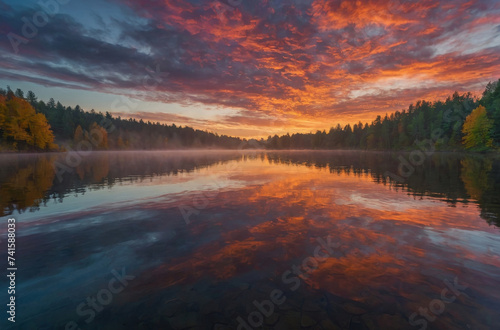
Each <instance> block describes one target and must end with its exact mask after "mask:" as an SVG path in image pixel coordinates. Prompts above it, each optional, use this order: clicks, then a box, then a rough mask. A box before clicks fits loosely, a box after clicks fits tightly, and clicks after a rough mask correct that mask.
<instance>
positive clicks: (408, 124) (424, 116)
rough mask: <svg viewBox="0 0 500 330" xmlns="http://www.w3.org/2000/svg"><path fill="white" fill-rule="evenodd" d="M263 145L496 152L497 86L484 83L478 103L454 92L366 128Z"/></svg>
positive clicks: (499, 140) (499, 138) (499, 137)
mask: <svg viewBox="0 0 500 330" xmlns="http://www.w3.org/2000/svg"><path fill="white" fill-rule="evenodd" d="M465 123H467V124H466V125H465V127H464V124H465ZM266 142H267V143H266V145H267V147H268V148H269V149H368V150H404V149H412V148H415V147H418V145H420V144H428V143H432V144H433V146H434V147H435V148H436V149H440V150H461V149H471V150H475V151H482V150H488V149H492V148H498V147H499V146H500V80H499V81H496V82H492V83H489V84H488V85H487V86H486V89H485V90H484V92H483V95H482V97H481V98H477V97H474V96H473V95H472V94H471V93H464V94H459V93H457V92H455V93H454V94H453V95H452V96H450V97H448V98H447V99H446V100H445V101H435V102H428V101H418V102H417V103H416V104H415V105H413V104H412V105H410V106H409V107H408V109H407V110H403V111H396V112H395V113H393V114H391V115H385V117H384V118H382V117H381V116H378V117H377V118H376V119H375V120H374V121H373V122H372V123H371V124H367V123H365V124H363V123H361V122H359V123H358V124H354V125H353V126H351V125H349V124H348V125H346V126H344V127H341V126H340V125H336V126H334V127H332V128H331V129H330V130H329V131H328V132H326V131H317V132H316V133H307V134H300V133H299V134H292V135H290V134H286V135H282V136H278V135H275V136H272V137H271V136H269V137H268V139H267V141H266Z"/></svg>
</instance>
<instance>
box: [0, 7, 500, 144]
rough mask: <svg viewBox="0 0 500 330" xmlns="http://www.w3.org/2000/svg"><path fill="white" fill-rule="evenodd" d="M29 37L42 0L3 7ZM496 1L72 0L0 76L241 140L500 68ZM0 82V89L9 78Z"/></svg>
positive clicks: (474, 79)
mask: <svg viewBox="0 0 500 330" xmlns="http://www.w3.org/2000/svg"><path fill="white" fill-rule="evenodd" d="M4 7H5V8H6V10H3V11H2V13H0V16H1V17H2V23H1V24H0V32H1V34H2V35H4V36H9V35H10V36H12V35H13V34H16V35H18V36H21V37H22V36H23V24H25V23H23V20H22V18H23V17H28V18H29V19H31V18H32V17H33V16H34V15H35V14H36V13H37V12H43V8H40V7H39V5H37V1H35V0H33V1H26V2H24V3H23V4H22V5H20V4H17V3H16V2H15V1H13V0H8V1H6V2H5V3H4ZM499 14H500V3H499V2H496V1H482V0H471V1H468V2H466V3H462V4H459V5H457V4H456V3H455V2H452V1H444V2H440V3H436V2H434V1H420V2H418V3H417V2H411V1H405V0H401V1H398V0H391V1H378V0H375V1H373V0H372V1H367V2H363V3H356V2H343V1H326V0H311V1H308V0H293V1H292V0H289V1H271V0H259V1H252V2H247V1H242V0H231V1H225V2H224V1H222V0H221V1H218V0H217V1H197V0H189V1H188V0H163V1H162V2H161V3H160V2H158V1H153V0H140V1H131V0H107V1H97V0H91V1H89V2H88V3H87V5H83V4H80V3H77V2H74V3H73V2H69V3H68V4H65V5H62V4H61V5H59V8H58V11H57V13H55V14H54V15H52V16H49V19H48V22H47V23H46V24H43V25H41V26H40V27H38V28H37V33H36V34H35V35H34V36H33V37H30V38H27V39H26V40H27V41H26V42H20V43H18V45H17V52H16V45H13V44H12V42H11V41H12V40H10V39H12V38H10V39H9V38H8V37H4V38H2V39H1V41H0V54H1V55H0V56H1V61H0V85H3V86H5V85H7V84H9V85H11V87H13V88H17V87H19V88H21V89H24V90H25V92H26V91H27V90H29V89H30V90H33V91H34V92H35V94H37V96H38V97H39V98H40V99H42V100H48V98H50V97H53V98H54V99H56V100H61V102H62V103H63V104H64V105H67V106H75V105H76V104H79V105H80V106H81V107H82V108H84V109H85V110H90V109H92V108H94V109H95V110H96V111H102V112H106V111H109V112H111V113H112V114H114V115H116V116H122V117H123V118H128V117H130V118H136V119H139V118H142V119H143V120H145V121H148V120H150V121H153V122H156V121H159V122H162V123H167V124H171V123H175V124H176V125H182V126H185V125H187V126H191V127H193V128H196V129H202V130H209V131H213V132H217V133H219V134H227V135H232V136H239V137H245V138H252V137H253V138H261V137H267V136H268V135H274V134H279V135H281V134H286V133H287V132H288V133H290V134H292V133H296V132H302V133H304V132H311V131H312V132H315V131H316V130H324V129H325V130H328V129H329V128H330V127H332V126H335V125H337V124H338V123H339V124H341V125H346V124H348V123H350V124H354V123H357V122H359V121H361V122H363V123H365V122H368V123H370V122H371V121H372V120H374V119H375V118H376V116H377V115H381V116H384V115H385V114H386V113H389V114H390V113H392V112H394V111H396V110H402V109H407V108H408V106H409V105H410V104H411V103H415V102H416V101H418V100H421V99H426V100H428V101H435V100H438V99H442V100H444V99H446V97H448V96H449V95H451V94H453V92H455V91H458V92H459V93H463V92H469V91H470V92H473V93H475V94H476V95H478V96H479V94H480V93H481V92H482V91H483V89H484V87H485V86H486V84H487V83H488V82H489V81H494V80H497V79H498V78H500V15H499ZM3 86H2V87H3Z"/></svg>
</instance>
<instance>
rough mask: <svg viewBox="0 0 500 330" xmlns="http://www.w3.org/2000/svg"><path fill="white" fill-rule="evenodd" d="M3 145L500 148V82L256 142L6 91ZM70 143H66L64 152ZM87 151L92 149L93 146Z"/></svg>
mask: <svg viewBox="0 0 500 330" xmlns="http://www.w3.org/2000/svg"><path fill="white" fill-rule="evenodd" d="M0 138H1V139H0V150H55V149H57V148H58V146H57V145H55V144H54V142H57V143H59V144H61V145H62V146H67V147H73V146H75V145H76V144H80V145H81V144H82V143H87V145H90V146H92V148H93V149H97V150H106V149H112V150H123V149H179V148H225V149H238V148H248V147H262V148H267V149H362V150H404V149H412V148H415V147H418V146H419V145H420V144H429V143H430V144H432V145H433V146H434V147H435V148H436V149H438V150H464V149H469V150H473V151H485V150H491V149H498V148H499V147H500V80H499V81H496V82H491V83H489V84H488V85H487V86H486V89H485V90H484V92H483V94H482V96H481V97H480V98H478V97H475V96H473V95H472V94H471V93H464V94H459V93H457V92H455V93H454V94H453V95H452V96H450V97H448V98H447V99H446V100H445V101H435V102H429V101H424V100H422V101H418V102H417V103H416V104H415V105H413V104H412V105H410V106H409V107H408V109H405V110H402V111H396V112H395V113H392V114H391V115H387V114H386V115H385V117H383V118H382V117H381V116H377V118H375V120H374V121H372V122H371V123H370V124H368V123H364V124H363V123H361V122H359V123H357V124H354V125H353V126H351V125H350V124H348V125H345V126H344V127H342V126H341V125H339V124H337V125H333V126H332V128H331V129H330V130H329V131H328V132H326V131H325V130H324V131H319V130H318V131H317V132H316V133H296V134H292V135H290V134H286V135H282V136H278V135H274V136H269V137H268V138H267V140H264V139H261V140H260V141H257V140H249V141H247V140H246V139H240V138H237V137H230V136H227V135H218V134H217V133H212V132H208V131H202V130H197V129H193V128H191V127H188V126H185V127H181V126H176V125H175V124H172V125H166V124H161V123H159V122H156V123H152V122H150V121H148V122H144V121H143V120H142V119H141V120H139V121H137V120H136V119H122V118H121V117H113V116H112V115H111V114H110V113H109V112H106V113H105V114H103V113H101V112H96V111H94V110H93V109H92V110H91V111H90V112H89V111H84V110H83V109H82V108H81V107H80V106H78V105H77V106H75V107H74V108H72V107H70V106H64V105H62V104H61V103H60V102H56V101H55V100H54V99H53V98H51V99H50V100H49V101H48V102H47V103H46V102H44V101H41V100H38V99H37V97H36V95H35V94H34V93H33V92H32V91H29V92H28V93H27V94H26V95H25V94H24V92H23V91H22V90H20V89H17V90H16V91H15V92H13V91H12V90H11V89H10V88H9V87H8V88H7V90H3V89H0ZM64 149H65V148H64V147H63V150H64ZM87 149H88V148H87Z"/></svg>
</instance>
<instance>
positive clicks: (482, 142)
mask: <svg viewBox="0 0 500 330" xmlns="http://www.w3.org/2000/svg"><path fill="white" fill-rule="evenodd" d="M492 128H493V121H492V120H491V119H489V118H488V115H487V113H486V108H485V107H483V106H482V105H480V106H478V107H477V108H476V109H474V110H472V113H471V114H470V115H468V116H467V118H465V122H464V125H463V127H462V133H463V134H464V138H463V140H462V142H463V144H464V145H465V148H467V149H479V150H484V149H487V148H491V147H492V146H493V140H492V139H491V135H490V132H491V129H492Z"/></svg>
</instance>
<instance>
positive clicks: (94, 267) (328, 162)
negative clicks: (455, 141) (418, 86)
mask: <svg viewBox="0 0 500 330" xmlns="http://www.w3.org/2000/svg"><path fill="white" fill-rule="evenodd" d="M66 157H67V155H66V154H43V155H41V154H38V155H2V156H1V158H0V193H1V195H0V196H1V197H0V205H1V206H2V216H1V217H0V219H1V221H2V223H5V222H6V219H8V218H11V217H14V218H16V226H17V227H16V235H17V241H16V247H17V256H16V259H17V260H18V269H19V270H18V279H17V283H18V287H17V289H18V290H16V297H17V298H16V299H17V303H18V305H17V313H18V315H22V317H19V319H18V320H19V324H16V325H17V326H20V327H21V328H26V329H37V328H42V329H51V328H56V329H59V328H60V329H64V328H65V327H66V326H68V324H70V326H72V325H73V324H76V325H77V326H78V327H80V328H81V329H130V328H136V329H141V328H142V329H156V328H165V329H187V328H200V329H226V328H227V329H235V328H237V327H238V326H240V327H242V328H244V326H246V327H250V328H257V326H253V325H252V324H259V326H260V327H263V328H269V329H280V328H282V329H300V328H305V329H306V328H307V329H339V328H340V329H377V328H382V329H420V328H421V327H422V326H423V325H424V324H425V326H426V327H427V329H443V328H454V329H488V328H491V329H493V328H495V326H496V325H498V324H500V317H499V316H498V310H499V307H500V268H499V266H500V238H499V226H500V220H499V217H500V190H499V189H498V187H499V186H500V160H499V159H498V157H492V156H479V155H460V154H453V153H435V154H433V155H431V156H429V157H427V158H426V159H425V161H424V162H423V163H422V164H420V165H418V166H417V165H416V166H414V168H413V171H411V174H409V175H407V176H403V175H401V172H400V168H401V160H400V159H398V157H399V154H391V153H383V152H354V151H353V152H348V151H317V152H315V151H282V152H271V151H251V150H249V151H165V152H142V151H139V152H95V153H90V154H88V155H85V156H84V157H81V159H79V160H78V161H74V162H71V161H68V159H67V158H66ZM61 169H63V170H62V171H61ZM387 173H392V174H395V175H393V176H392V179H391V178H390V177H389V178H388V177H387ZM396 175H397V176H398V177H399V178H400V179H399V180H396V179H394V178H395V177H396ZM6 234H7V231H6V228H4V227H2V228H1V229H0V235H1V236H0V239H1V240H2V241H5V239H4V238H6ZM329 241H330V242H331V245H328V246H326V247H325V245H324V244H323V245H322V243H321V242H323V243H325V242H329ZM325 244H326V243H325ZM318 246H321V249H322V250H321V251H322V253H323V254H322V255H324V254H325V253H327V257H325V258H317V257H316V258H315V259H312V257H315V256H316V252H317V251H316V250H317V247H318ZM0 258H5V259H6V258H7V255H6V251H4V250H2V251H1V252H0ZM305 260H308V261H305ZM314 260H316V263H315V262H314ZM304 262H305V263H304ZM116 272H118V273H119V275H118V276H117V275H116ZM123 272H125V273H126V274H127V275H128V276H129V277H128V280H127V277H125V280H124V277H123V276H121V275H120V274H122V273H123ZM112 279H115V281H114V282H113V285H114V286H113V285H112V286H109V283H111V280H112ZM120 279H121V280H122V281H121V282H120ZM4 282H5V283H4ZM124 282H125V283H126V284H124ZM454 283H455V284H454ZM456 283H458V285H457V284H456ZM0 284H1V285H7V282H6V279H4V278H2V280H1V282H0ZM120 285H121V286H120ZM119 286H120V287H119ZM111 288H118V289H119V288H123V290H121V291H120V292H119V293H113V292H112V290H111ZM453 288H454V289H455V290H457V288H459V289H460V290H461V291H460V290H458V291H457V292H455V291H453V290H452V289H453ZM103 289H109V290H110V292H112V296H111V299H110V301H108V300H109V299H108V300H107V298H108V297H107V296H106V295H105V294H101V295H100V292H104V291H102V290H103ZM118 289H117V291H118ZM276 290H278V291H279V292H281V295H280V297H281V299H277V300H280V301H282V303H280V304H277V303H273V302H272V301H273V299H272V296H273V292H278V291H276ZM444 290H447V291H446V292H445V294H444V297H445V298H446V299H448V300H443V291H444ZM3 294H5V293H3ZM88 297H96V304H98V305H96V306H97V307H98V308H96V307H93V306H92V304H90V303H89V302H88V301H87V298H88ZM99 297H100V298H102V299H100V298H99ZM283 298H284V301H283ZM452 298H454V299H452ZM451 300H452V301H451ZM103 302H104V303H103ZM264 302H266V303H264ZM267 302H271V303H269V304H268V303H267ZM258 306H261V309H262V310H261V309H259V307H258ZM262 306H264V307H262ZM424 309H425V310H427V312H429V313H430V314H426V313H427V312H424ZM259 313H260V314H259ZM415 313H416V314H415ZM266 314H268V315H266ZM259 315H261V316H262V319H259ZM2 322H4V320H3V319H2ZM72 322H74V323H72ZM242 324H244V326H242ZM5 326H6V327H7V326H8V325H7V324H6V325H5ZM2 328H3V325H2Z"/></svg>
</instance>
